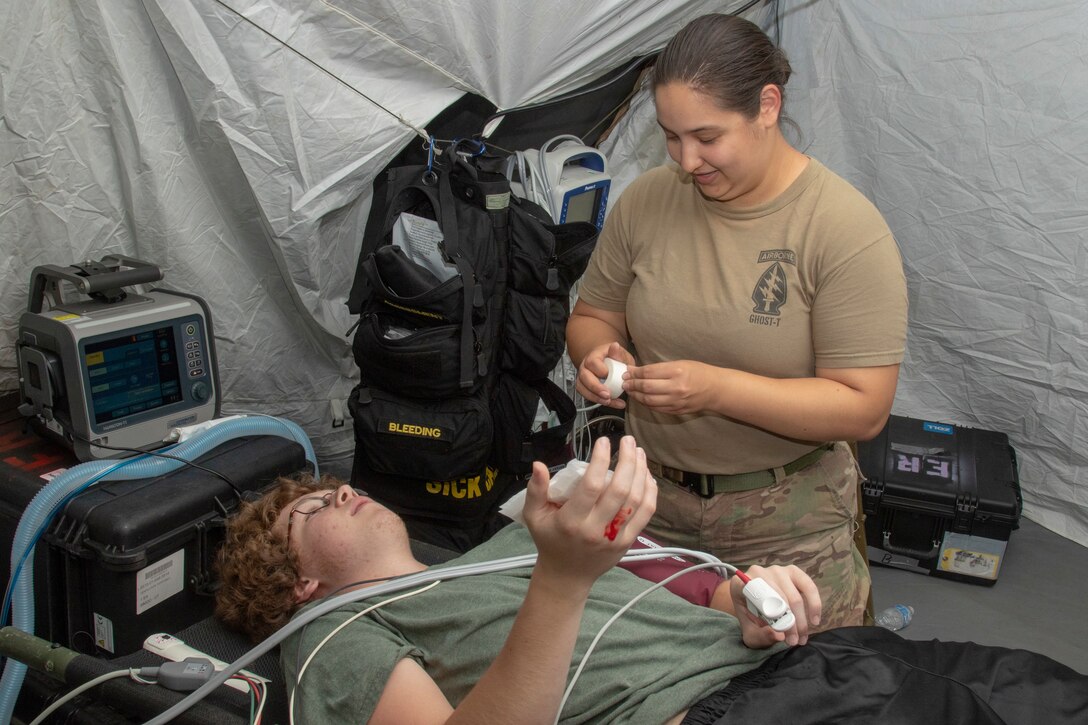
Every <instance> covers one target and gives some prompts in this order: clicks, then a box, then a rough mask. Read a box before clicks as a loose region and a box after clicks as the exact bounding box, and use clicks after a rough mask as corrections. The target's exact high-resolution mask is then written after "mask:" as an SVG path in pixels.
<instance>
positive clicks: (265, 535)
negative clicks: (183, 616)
mask: <svg viewBox="0 0 1088 725" xmlns="http://www.w3.org/2000/svg"><path fill="white" fill-rule="evenodd" d="M342 484H343V481H340V480H338V479H337V478H335V477H333V476H322V477H321V479H320V480H315V479H314V477H313V476H312V475H310V474H300V475H298V476H297V477H294V478H289V477H286V476H281V477H280V478H278V479H276V482H275V485H276V487H275V488H274V489H272V490H271V491H269V492H268V493H266V494H265V495H264V496H262V497H261V498H260V499H258V500H257V501H252V502H250V501H245V502H243V503H242V504H241V506H240V507H239V509H238V513H236V514H235V515H234V516H232V517H231V518H230V520H228V521H227V532H226V538H225V540H224V541H223V546H221V547H220V549H219V553H218V555H217V560H216V566H217V570H218V572H219V582H220V583H219V589H218V590H217V591H216V594H215V615H216V616H217V617H219V619H221V620H222V621H223V622H224V623H226V624H227V625H228V626H230V627H233V628H235V629H239V630H241V631H243V632H245V633H246V634H247V635H248V636H249V637H250V639H252V640H253V641H255V642H259V641H261V640H263V639H265V638H267V637H268V636H269V635H271V634H272V633H274V632H275V631H276V630H278V629H279V628H280V627H282V626H283V625H284V624H286V623H287V620H289V619H290V618H291V615H292V614H293V613H294V611H295V609H297V608H298V604H297V603H296V602H295V584H296V583H297V582H298V557H297V556H296V554H295V553H294V552H292V551H290V550H288V548H287V536H286V534H285V533H282V532H280V531H276V530H273V527H274V526H275V524H276V520H277V518H278V517H279V515H280V512H281V511H283V509H284V507H285V506H287V505H288V504H290V503H291V502H292V501H294V500H295V499H297V498H298V497H299V496H303V495H305V494H308V493H313V492H315V491H324V490H327V489H335V488H337V487H338V486H340V485H342Z"/></svg>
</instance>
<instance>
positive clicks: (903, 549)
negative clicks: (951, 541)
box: [884, 531, 941, 559]
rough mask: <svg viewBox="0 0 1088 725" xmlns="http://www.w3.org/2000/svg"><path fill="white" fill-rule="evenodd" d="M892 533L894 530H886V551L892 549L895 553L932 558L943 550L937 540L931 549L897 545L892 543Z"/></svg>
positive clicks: (917, 557) (918, 557) (919, 557)
mask: <svg viewBox="0 0 1088 725" xmlns="http://www.w3.org/2000/svg"><path fill="white" fill-rule="evenodd" d="M891 535H892V532H890V531H885V532H884V550H885V551H890V552H891V553H893V554H902V555H903V556H911V557H914V558H915V559H932V558H933V557H935V556H937V554H938V552H940V550H941V544H940V542H937V541H934V542H933V548H932V549H930V550H929V551H926V550H925V549H914V548H912V547H909V546H896V545H894V544H892V540H891V539H892V536H891Z"/></svg>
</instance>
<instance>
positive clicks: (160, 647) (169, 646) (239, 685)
mask: <svg viewBox="0 0 1088 725" xmlns="http://www.w3.org/2000/svg"><path fill="white" fill-rule="evenodd" d="M144 649H145V650H147V651H148V652H151V653H152V654H156V655H158V656H159V657H162V658H163V659H164V660H170V661H171V662H184V661H185V659H186V658H189V657H200V658H203V659H206V660H207V661H208V662H211V664H212V667H214V668H215V669H216V671H217V672H218V671H220V670H224V669H226V667H227V663H226V662H223V661H222V660H218V659H216V658H215V657H212V656H211V655H207V654H204V653H203V652H201V651H200V650H198V649H195V648H193V647H190V646H189V645H187V644H185V642H184V641H183V640H181V639H178V638H177V637H175V636H174V635H172V634H166V633H165V632H162V633H159V634H153V635H151V636H150V637H148V638H147V639H145V640H144ZM238 672H240V673H241V674H243V675H245V676H246V677H248V678H250V679H251V680H256V681H257V682H263V683H265V684H268V682H269V681H268V679H266V678H264V677H261V676H260V675H256V674H254V673H252V672H250V671H249V670H238ZM224 684H226V685H227V686H228V687H233V688H234V689H236V690H240V691H242V692H249V685H247V684H246V683H245V682H242V681H239V680H227V681H226V682H225V683H224Z"/></svg>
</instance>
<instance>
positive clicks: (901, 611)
mask: <svg viewBox="0 0 1088 725" xmlns="http://www.w3.org/2000/svg"><path fill="white" fill-rule="evenodd" d="M913 616H914V607H912V606H910V605H909V604H896V605H895V606H894V607H888V608H887V609H885V610H884V611H882V612H881V613H880V614H878V615H876V623H877V626H879V627H883V628H884V629H890V630H891V631H893V632H895V631H896V630H900V629H903V627H906V626H907V625H908V624H910V618H911V617H913Z"/></svg>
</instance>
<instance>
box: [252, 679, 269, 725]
mask: <svg viewBox="0 0 1088 725" xmlns="http://www.w3.org/2000/svg"><path fill="white" fill-rule="evenodd" d="M249 687H250V689H252V690H253V691H254V692H255V693H256V694H258V695H259V696H260V698H261V704H259V705H257V711H256V712H255V713H253V723H252V725H260V722H261V715H263V714H264V705H265V703H266V702H268V686H267V685H265V684H264V683H263V682H261V681H260V680H252V681H251V682H250V683H249Z"/></svg>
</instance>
